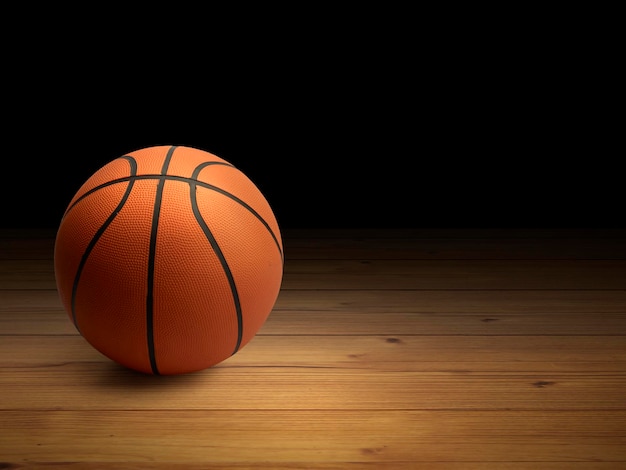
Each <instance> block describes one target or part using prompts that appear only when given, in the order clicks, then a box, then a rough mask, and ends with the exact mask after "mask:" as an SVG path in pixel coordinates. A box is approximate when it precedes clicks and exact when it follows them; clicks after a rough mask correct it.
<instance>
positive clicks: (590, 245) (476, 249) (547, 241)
mask: <svg viewBox="0 0 626 470" xmlns="http://www.w3.org/2000/svg"><path fill="white" fill-rule="evenodd" d="M283 243H284V250H285V255H286V257H288V258H289V259H292V260H294V259H626V237H624V238H619V237H598V238H589V237H578V238H576V237H572V236H569V237H565V236H564V237H562V238H550V237H535V238H519V237H512V238H475V237H473V238H449V237H447V238H413V237H402V236H399V235H398V236H396V237H382V236H380V237H377V238H369V237H357V238H354V237H352V238H345V237H339V238H295V237H294V238H284V239H283ZM53 253H54V239H53V238H23V239H22V238H4V239H3V238H0V259H4V260H10V259H13V260H15V259H42V260H43V259H48V260H52V259H53Z"/></svg>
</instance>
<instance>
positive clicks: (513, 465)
mask: <svg viewBox="0 0 626 470" xmlns="http://www.w3.org/2000/svg"><path fill="white" fill-rule="evenodd" d="M133 455H136V454H133ZM140 458H142V459H143V454H141V457H140ZM23 461H24V462H26V463H21V462H20V463H19V464H16V463H14V462H0V465H4V466H5V467H0V468H6V469H8V470H10V469H13V468H16V469H28V470H55V469H62V470H65V469H67V468H71V470H207V469H208V470H257V469H261V470H263V469H270V470H362V469H365V470H370V469H372V470H374V469H375V470H415V468H416V465H418V466H419V469H420V470H486V469H493V468H495V467H497V469H498V470H616V469H619V470H621V468H620V467H619V465H620V463H621V462H615V461H613V462H610V461H609V462H597V461H595V462H588V461H585V460H581V461H577V462H572V461H560V462H553V461H545V462H536V461H534V462H533V461H526V462H502V461H499V462H497V463H495V464H494V463H493V462H466V461H455V462H451V461H449V460H446V461H441V462H423V461H420V462H417V463H416V462H410V461H404V462H398V461H394V462H386V461H385V462H381V461H377V462H309V461H305V462H303V461H302V460H300V461H297V462H294V461H284V462H276V461H272V460H269V459H268V460H266V461H262V462H248V463H242V462H219V463H216V462H213V461H211V462H208V463H207V462H206V461H203V462H201V463H198V462H186V463H179V462H178V461H176V462H174V461H172V460H169V459H164V460H162V461H155V460H154V459H145V460H142V461H137V462H135V461H132V462H129V461H126V462H103V461H93V460H89V461H81V462H76V461H71V462H66V461H61V462H56V461H55V462H51V461H42V462H33V461H32V460H30V459H23Z"/></svg>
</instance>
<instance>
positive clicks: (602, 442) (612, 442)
mask: <svg viewBox="0 0 626 470" xmlns="http://www.w3.org/2000/svg"><path fill="white" fill-rule="evenodd" d="M283 236H284V242H285V255H286V261H285V274H284V281H283V285H282V290H281V293H280V295H279V298H278V301H277V303H276V306H275V309H274V310H273V312H272V313H271V315H270V318H269V319H268V321H267V323H266V324H265V325H264V326H263V328H262V329H261V331H260V332H259V334H258V335H257V336H256V337H255V338H254V339H253V340H252V342H250V343H249V344H248V345H247V346H246V347H245V348H243V349H242V350H241V351H240V352H238V353H237V354H236V355H234V356H232V357H231V358H229V359H227V360H226V361H224V362H222V363H220V364H218V365H217V366H215V367H213V368H211V369H208V370H205V371H202V372H198V373H194V374H188V375H182V376H161V377H159V376H145V375H141V374H138V373H134V372H131V371H129V370H126V369H123V368H122V367H120V366H117V365H116V364H114V363H112V362H111V361H109V360H108V359H106V358H104V357H103V356H101V355H100V354H99V353H98V352H96V351H95V350H94V349H93V348H92V347H91V346H89V345H88V344H87V343H86V342H85V341H84V340H83V338H82V337H81V336H79V335H78V333H77V331H76V330H75V329H74V327H73V325H72V324H71V323H70V321H69V318H68V316H67V315H66V313H65V312H64V311H63V309H62V307H61V304H60V301H59V299H58V297H57V292H56V290H55V281H54V273H53V259H52V247H53V242H54V238H53V237H54V234H53V233H50V232H47V233H46V232H35V233H31V232H24V231H19V230H15V231H10V230H9V231H4V232H3V233H2V234H1V237H2V238H0V469H7V468H10V469H14V468H15V469H17V468H19V469H22V468H40V469H48V470H50V469H56V468H63V469H65V468H67V469H70V470H73V469H86V468H89V469H91V468H97V469H124V470H129V469H131V470H132V469H152V468H155V469H163V470H177V469H213V468H222V469H260V468H262V469H277V470H284V469H344V468H347V469H362V468H364V469H379V468H380V469H399V470H407V469H424V470H442V469H469V470H476V469H483V468H490V469H492V468H493V469H498V470H500V469H505V470H519V469H529V470H530V469H532V470H539V469H553V470H615V469H626V230H561V229H558V230H506V229H496V230H478V229H477V230H470V229H464V230H406V231H402V230H389V231H385V230H361V231H351V230H322V229H319V230H308V231H306V230H291V231H285V233H283Z"/></svg>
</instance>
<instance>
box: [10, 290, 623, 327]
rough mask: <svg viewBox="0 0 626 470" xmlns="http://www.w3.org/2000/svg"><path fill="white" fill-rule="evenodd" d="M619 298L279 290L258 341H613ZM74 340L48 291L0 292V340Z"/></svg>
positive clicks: (615, 294)
mask: <svg viewBox="0 0 626 470" xmlns="http://www.w3.org/2000/svg"><path fill="white" fill-rule="evenodd" d="M625 312H626V291H572V290H570V291H384V290H380V291H362V290H354V291H343V290H341V291H332V290H328V291H310V290H283V291H281V293H280V295H279V297H278V299H277V302H276V305H275V308H274V309H273V311H272V313H271V315H270V316H269V318H268V320H267V322H266V324H265V325H264V326H263V328H262V329H261V330H260V331H259V333H258V334H259V335H266V334H267V335H278V334H287V335H298V334H317V335H323V334H328V335H371V334H379V335H380V334H414V335H431V334H434V335H472V334H475V335H496V334H500V335H522V336H523V335H615V334H624V332H626V313H625ZM29 334H32V335H59V334H61V335H67V334H77V332H76V329H75V328H74V326H73V324H72V323H71V322H70V321H69V318H68V315H67V314H66V313H65V311H64V310H63V307H62V305H61V302H60V299H59V298H58V295H57V293H56V291H53V290H32V291H30V290H29V291H24V290H5V291H2V290H0V335H29Z"/></svg>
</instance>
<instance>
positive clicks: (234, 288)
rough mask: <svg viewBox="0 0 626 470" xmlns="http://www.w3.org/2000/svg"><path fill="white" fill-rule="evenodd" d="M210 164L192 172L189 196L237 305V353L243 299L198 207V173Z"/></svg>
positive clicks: (241, 328)
mask: <svg viewBox="0 0 626 470" xmlns="http://www.w3.org/2000/svg"><path fill="white" fill-rule="evenodd" d="M210 164H211V162H206V163H204V164H201V165H199V166H198V167H196V169H195V170H194V172H193V174H192V180H193V182H190V183H189V197H190V199H191V210H192V211H193V215H194V217H195V218H196V221H197V222H198V225H200V228H202V231H203V232H204V235H205V236H206V238H207V240H208V241H209V243H210V244H211V247H212V248H213V251H214V252H215V254H216V255H217V258H218V259H219V261H220V264H221V265H222V269H223V270H224V274H226V278H227V279H228V285H229V287H230V292H231V294H232V296H233V304H234V305H235V312H236V315H237V342H236V343H235V349H234V350H233V352H232V354H235V353H236V352H237V351H239V348H240V347H241V338H242V337H243V314H242V311H241V300H240V298H239V291H238V290H237V284H236V283H235V278H234V277H233V273H232V271H231V269H230V266H229V265H228V261H227V260H226V257H225V256H224V252H223V251H222V249H221V248H220V246H219V244H218V243H217V240H216V239H215V237H214V236H213V233H212V232H211V229H210V228H209V226H208V225H207V223H206V221H205V220H204V218H203V217H202V214H200V208H199V207H198V199H197V197H196V185H197V181H196V178H197V176H198V174H199V173H200V171H201V170H202V168H204V167H206V166H207V165H210Z"/></svg>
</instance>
